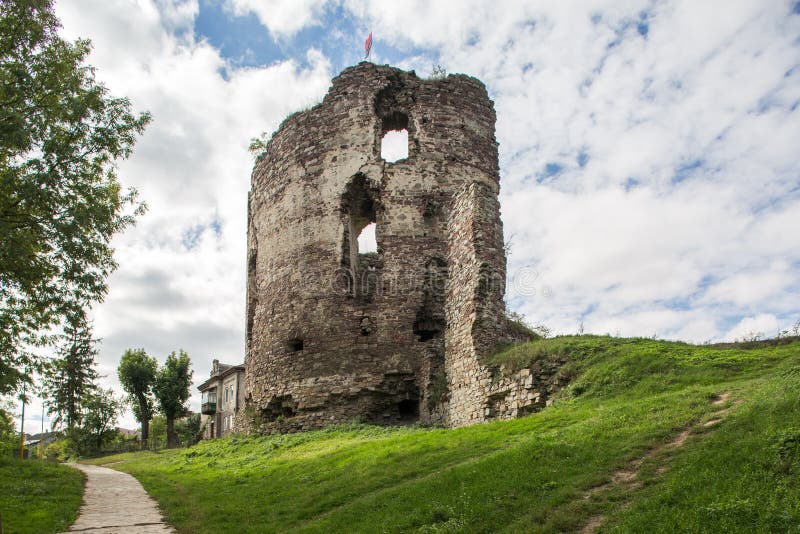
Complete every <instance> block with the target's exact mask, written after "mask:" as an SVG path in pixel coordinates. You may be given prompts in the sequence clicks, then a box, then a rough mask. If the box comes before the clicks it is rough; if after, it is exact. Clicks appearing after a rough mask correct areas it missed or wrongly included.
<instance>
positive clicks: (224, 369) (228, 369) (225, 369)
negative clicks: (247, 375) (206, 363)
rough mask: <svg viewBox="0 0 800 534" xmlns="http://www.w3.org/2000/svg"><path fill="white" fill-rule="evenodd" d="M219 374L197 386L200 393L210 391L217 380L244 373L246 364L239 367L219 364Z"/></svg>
mask: <svg viewBox="0 0 800 534" xmlns="http://www.w3.org/2000/svg"><path fill="white" fill-rule="evenodd" d="M218 369H219V372H217V374H215V375H212V376H211V378H209V379H208V380H206V381H205V382H203V383H202V384H200V385H199V386H197V389H198V390H199V391H205V390H206V389H209V387H210V386H211V385H212V384H213V383H214V382H216V381H217V380H222V379H223V378H225V377H227V376H230V375H232V374H234V373H239V372H242V373H243V372H244V364H243V363H240V364H239V365H226V364H224V363H220V364H218Z"/></svg>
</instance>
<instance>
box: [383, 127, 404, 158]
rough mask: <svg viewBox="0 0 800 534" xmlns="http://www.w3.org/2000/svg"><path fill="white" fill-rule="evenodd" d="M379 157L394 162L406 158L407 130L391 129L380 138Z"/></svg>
mask: <svg viewBox="0 0 800 534" xmlns="http://www.w3.org/2000/svg"><path fill="white" fill-rule="evenodd" d="M381 158H383V160H384V161H385V162H387V163H394V162H396V161H400V160H401V159H406V158H408V130H406V129H402V130H398V131H395V130H391V131H389V132H386V134H385V135H384V136H383V139H381Z"/></svg>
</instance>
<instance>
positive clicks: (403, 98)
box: [245, 63, 510, 431]
mask: <svg viewBox="0 0 800 534" xmlns="http://www.w3.org/2000/svg"><path fill="white" fill-rule="evenodd" d="M494 125H495V112H494V108H493V104H492V101H491V100H490V99H489V97H488V95H487V92H486V88H485V87H484V85H483V84H482V83H481V82H480V81H478V80H477V79H475V78H471V77H468V76H464V75H450V76H447V77H446V78H444V79H433V80H423V79H420V78H418V77H417V76H416V75H415V74H414V73H413V72H404V71H401V70H398V69H395V68H391V67H388V66H376V65H373V64H371V63H360V64H359V65H357V66H355V67H351V68H348V69H346V70H345V71H343V72H342V73H341V74H340V75H339V76H338V77H336V78H335V79H334V80H333V82H332V86H331V88H330V90H329V91H328V94H327V95H326V96H325V98H324V100H323V101H322V103H321V104H319V105H317V106H315V107H313V108H311V109H309V110H306V111H302V112H299V113H296V114H294V115H292V116H290V117H288V118H287V119H286V120H285V121H284V122H283V124H282V125H281V126H280V128H279V129H278V131H277V132H276V133H275V134H274V135H273V137H272V138H271V140H270V141H269V143H268V145H267V149H266V151H265V152H264V153H263V154H262V155H261V156H260V157H259V158H258V161H257V163H256V166H255V169H254V171H253V175H252V187H251V192H250V196H249V205H248V258H247V265H248V273H247V284H248V285H247V327H246V336H247V340H246V357H245V366H246V384H247V386H246V402H247V404H248V406H249V407H250V408H251V409H250V412H251V414H256V418H257V420H259V421H260V422H261V423H262V424H263V425H264V426H265V427H266V428H267V429H268V430H281V431H287V430H288V431H291V430H300V429H307V428H315V427H319V426H322V425H326V424H330V423H335V422H342V421H349V420H353V419H356V418H358V419H361V420H367V421H372V422H378V423H401V422H404V421H415V420H419V421H423V422H429V423H434V424H442V425H446V426H462V425H467V424H472V423H476V422H481V421H485V420H487V419H490V418H493V417H497V416H500V415H502V414H499V413H498V411H497V405H498V402H497V399H501V400H503V402H505V400H506V399H507V397H508V395H509V392H508V387H506V386H503V387H501V389H502V391H501V392H500V394H499V396H498V393H497V391H496V390H497V387H498V378H497V376H496V375H497V373H496V372H493V369H492V368H491V367H490V366H489V365H488V364H487V363H486V359H487V357H488V356H489V355H490V353H491V352H492V351H493V350H494V349H495V347H496V345H497V343H498V341H499V340H500V338H501V336H502V335H503V328H504V325H505V314H504V302H503V295H504V290H505V271H506V258H505V252H504V248H503V229H502V223H501V220H500V210H499V204H498V199H497V195H498V190H499V169H498V157H497V142H496V141H495V137H494ZM391 130H407V132H408V157H407V158H405V159H402V160H399V161H397V162H394V163H388V162H386V161H384V160H383V159H382V158H381V140H382V138H383V136H384V134H386V133H387V132H389V131H391ZM370 223H375V225H376V226H375V235H376V240H377V253H363V252H360V251H359V250H358V240H357V237H358V235H359V233H360V232H361V231H362V229H363V228H364V227H365V226H367V225H368V224H370ZM503 388H505V389H503ZM506 408H508V403H507V402H505V404H503V410H505V411H504V412H503V413H510V412H508V411H507V410H506Z"/></svg>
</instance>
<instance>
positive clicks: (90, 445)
mask: <svg viewBox="0 0 800 534" xmlns="http://www.w3.org/2000/svg"><path fill="white" fill-rule="evenodd" d="M82 405H83V409H82V413H81V416H82V420H83V425H82V426H81V431H82V434H83V436H82V438H83V439H82V441H83V442H84V444H85V446H84V447H82V449H85V450H88V451H99V450H100V448H101V447H102V446H103V444H104V443H106V442H108V441H111V440H112V439H114V436H115V435H116V433H117V429H116V426H115V425H116V423H117V418H118V417H119V415H120V413H121V412H122V407H123V403H122V401H121V400H119V399H118V398H117V397H116V396H115V395H114V391H113V390H112V389H103V388H98V389H97V390H96V391H94V392H91V393H89V394H88V395H86V398H85V399H84V400H83V403H82Z"/></svg>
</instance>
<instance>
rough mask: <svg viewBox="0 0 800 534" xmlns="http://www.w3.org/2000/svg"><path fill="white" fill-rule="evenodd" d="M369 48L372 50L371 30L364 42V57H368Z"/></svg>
mask: <svg viewBox="0 0 800 534" xmlns="http://www.w3.org/2000/svg"><path fill="white" fill-rule="evenodd" d="M370 50H372V32H369V37H367V40H366V41H365V42H364V52H366V55H365V56H364V59H367V58H368V57H369V52H370Z"/></svg>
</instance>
